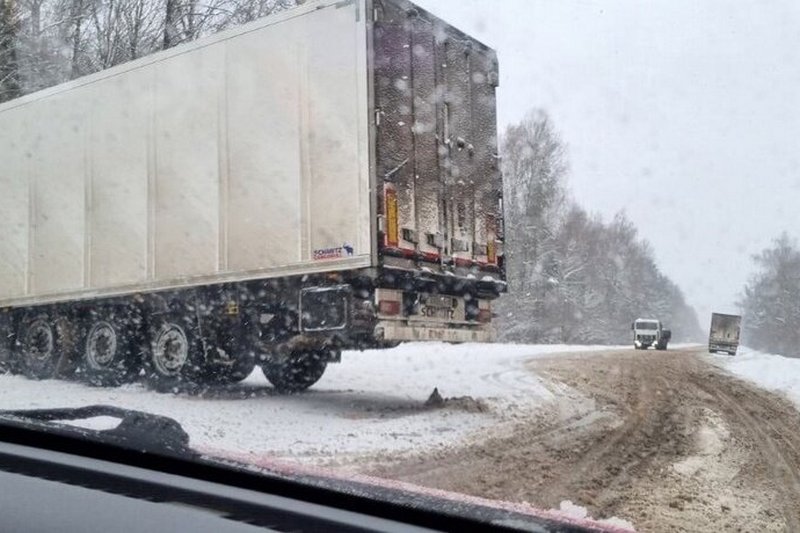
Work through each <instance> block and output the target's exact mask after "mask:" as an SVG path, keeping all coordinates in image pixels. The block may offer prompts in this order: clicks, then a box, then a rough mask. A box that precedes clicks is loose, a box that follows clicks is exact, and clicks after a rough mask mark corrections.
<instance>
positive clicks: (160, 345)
mask: <svg viewBox="0 0 800 533" xmlns="http://www.w3.org/2000/svg"><path fill="white" fill-rule="evenodd" d="M143 355H144V357H143V358H142V370H143V373H144V379H145V383H146V384H147V386H148V387H150V388H151V389H153V390H156V391H158V392H178V391H180V390H185V389H189V388H191V387H193V386H194V385H196V383H197V381H198V380H197V376H198V374H199V369H200V367H201V365H200V364H198V359H199V358H200V357H201V356H202V345H201V343H200V339H199V336H198V335H197V333H196V327H195V322H194V320H186V319H185V315H183V314H180V313H169V314H166V315H164V316H162V317H158V318H155V319H151V320H150V325H149V327H148V328H147V343H146V346H145V349H144V354H143Z"/></svg>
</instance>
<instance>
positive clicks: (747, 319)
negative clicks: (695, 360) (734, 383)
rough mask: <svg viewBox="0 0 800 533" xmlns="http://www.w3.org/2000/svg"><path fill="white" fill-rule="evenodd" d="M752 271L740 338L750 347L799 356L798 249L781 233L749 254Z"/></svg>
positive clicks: (742, 302) (742, 306) (744, 297)
mask: <svg viewBox="0 0 800 533" xmlns="http://www.w3.org/2000/svg"><path fill="white" fill-rule="evenodd" d="M753 260H754V262H755V266H756V271H755V273H754V274H753V275H752V276H751V278H750V280H749V281H748V283H747V284H746V285H745V288H744V291H743V293H742V296H741V299H740V301H739V307H740V309H741V311H742V314H743V317H742V342H744V343H745V344H747V346H749V347H751V348H755V349H757V350H763V351H767V352H771V353H776V354H781V355H786V356H791V357H800V249H798V246H797V242H796V241H795V240H793V239H792V238H790V237H789V236H788V235H787V234H785V233H784V234H783V235H781V236H780V237H778V238H777V239H775V241H774V242H773V243H772V245H771V246H769V247H768V248H766V249H764V250H763V251H762V252H761V253H759V254H757V255H756V256H754V257H753Z"/></svg>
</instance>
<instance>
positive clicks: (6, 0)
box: [0, 0, 21, 102]
mask: <svg viewBox="0 0 800 533" xmlns="http://www.w3.org/2000/svg"><path fill="white" fill-rule="evenodd" d="M18 34H19V14H18V11H17V4H16V1H15V0H0V102H5V101H6V100H11V99H12V98H16V97H17V96H19V95H20V94H21V86H20V79H19V62H18V60H17V37H18Z"/></svg>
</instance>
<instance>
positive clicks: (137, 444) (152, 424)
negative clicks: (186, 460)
mask: <svg viewBox="0 0 800 533" xmlns="http://www.w3.org/2000/svg"><path fill="white" fill-rule="evenodd" d="M101 416H104V417H112V418H118V419H119V420H120V422H119V424H117V426H115V427H114V428H111V429H90V428H85V427H80V426H74V425H70V424H67V423H65V422H69V421H74V420H83V419H91V418H96V417H101ZM0 420H2V421H3V422H11V423H17V424H20V425H23V426H25V427H28V428H34V429H37V430H42V429H44V430H46V432H48V433H50V432H56V433H61V434H67V435H78V436H82V437H86V438H89V439H93V440H98V441H101V442H103V443H107V444H115V445H118V446H123V447H125V448H129V449H133V450H139V451H142V452H147V453H157V454H165V453H166V454H172V455H180V456H182V457H186V456H190V455H197V454H196V452H194V451H192V449H191V448H190V447H189V434H188V433H186V431H184V429H183V428H182V427H181V425H180V424H179V423H178V422H177V421H176V420H174V419H172V418H169V417H166V416H161V415H154V414H152V413H147V412H144V411H135V410H132V409H123V408H121V407H114V406H112V405H87V406H84V407H74V408H61V409H20V410H6V411H0Z"/></svg>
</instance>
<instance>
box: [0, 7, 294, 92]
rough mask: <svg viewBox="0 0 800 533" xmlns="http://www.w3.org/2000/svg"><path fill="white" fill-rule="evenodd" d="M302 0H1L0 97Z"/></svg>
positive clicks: (144, 53) (188, 39) (250, 18)
mask: <svg viewBox="0 0 800 533" xmlns="http://www.w3.org/2000/svg"><path fill="white" fill-rule="evenodd" d="M301 3H302V0H205V1H202V2H201V1H200V0H0V102H5V101H7V100H11V99H13V98H16V97H18V96H22V95H24V94H28V93H31V92H34V91H37V90H39V89H43V88H45V87H49V86H51V85H56V84H58V83H62V82H65V81H68V80H71V79H75V78H78V77H80V76H85V75H87V74H91V73H93V72H98V71H100V70H103V69H106V68H109V67H112V66H114V65H118V64H120V63H124V62H126V61H130V60H133V59H137V58H139V57H143V56H146V55H148V54H151V53H153V52H156V51H159V50H164V49H167V48H171V47H173V46H176V45H178V44H181V43H184V42H188V41H191V40H194V39H196V38H198V37H201V36H203V35H208V34H211V33H214V32H217V31H219V30H222V29H225V28H227V27H230V26H235V25H238V24H242V23H245V22H249V21H252V20H255V19H257V18H259V17H263V16H265V15H269V14H271V13H275V12H277V11H282V10H284V9H288V8H290V7H293V6H295V5H297V4H301Z"/></svg>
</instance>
